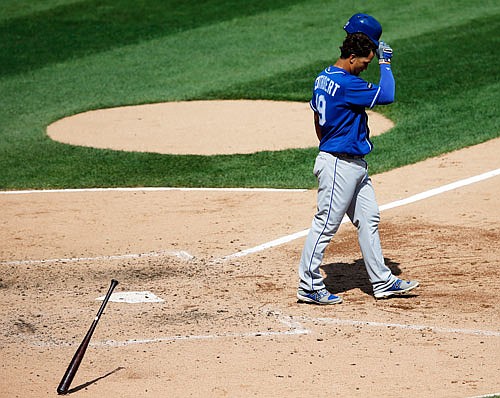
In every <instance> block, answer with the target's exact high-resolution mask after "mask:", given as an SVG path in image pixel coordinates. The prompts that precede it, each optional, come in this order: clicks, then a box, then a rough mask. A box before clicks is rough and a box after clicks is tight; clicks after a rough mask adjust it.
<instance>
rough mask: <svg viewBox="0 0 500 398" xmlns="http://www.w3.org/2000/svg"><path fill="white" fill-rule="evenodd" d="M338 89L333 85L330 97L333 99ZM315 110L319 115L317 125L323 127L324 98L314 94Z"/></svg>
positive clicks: (324, 117) (324, 119)
mask: <svg viewBox="0 0 500 398" xmlns="http://www.w3.org/2000/svg"><path fill="white" fill-rule="evenodd" d="M332 83H333V82H332ZM339 88H340V86H339V85H338V84H337V83H335V86H334V88H333V92H332V93H331V94H330V95H331V96H332V97H333V96H334V95H335V93H336V92H337V90H338V89H339ZM316 109H317V110H318V114H319V125H320V126H324V125H325V123H326V97H325V96H324V95H323V94H316Z"/></svg>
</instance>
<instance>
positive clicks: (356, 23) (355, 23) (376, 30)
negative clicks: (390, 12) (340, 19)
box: [344, 14, 382, 46]
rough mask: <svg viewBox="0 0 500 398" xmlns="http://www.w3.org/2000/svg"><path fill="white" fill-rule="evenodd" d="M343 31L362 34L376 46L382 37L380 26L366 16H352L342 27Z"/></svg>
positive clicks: (373, 19)
mask: <svg viewBox="0 0 500 398" xmlns="http://www.w3.org/2000/svg"><path fill="white" fill-rule="evenodd" d="M344 30H345V31H346V32H347V33H364V34H365V35H367V36H368V37H369V38H370V40H371V41H372V42H374V43H375V45H376V46H378V41H379V39H380V36H382V25H380V23H379V21H377V20H376V19H375V18H373V17H372V16H370V15H368V14H354V15H353V16H352V17H351V18H349V21H347V23H346V24H345V25H344Z"/></svg>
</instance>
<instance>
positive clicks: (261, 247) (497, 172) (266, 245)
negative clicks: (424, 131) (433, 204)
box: [219, 169, 500, 261]
mask: <svg viewBox="0 0 500 398" xmlns="http://www.w3.org/2000/svg"><path fill="white" fill-rule="evenodd" d="M498 175H500V169H496V170H491V171H488V172H486V173H483V174H479V175H476V176H473V177H470V178H466V179H463V180H459V181H455V182H453V183H450V184H447V185H443V186H441V187H437V188H433V189H430V190H428V191H425V192H421V193H418V194H416V195H412V196H409V197H408V198H406V199H401V200H396V201H394V202H391V203H388V204H385V205H382V206H380V207H379V209H380V211H383V210H389V209H393V208H395V207H399V206H404V205H407V204H410V203H414V202H418V201H420V200H423V199H428V198H430V197H432V196H436V195H439V194H442V193H444V192H448V191H451V190H454V189H457V188H461V187H464V186H467V185H470V184H474V183H476V182H480V181H484V180H486V179H488V178H492V177H495V176H498ZM348 221H349V218H348V217H347V216H344V218H343V219H342V222H341V223H342V224H344V223H346V222H348ZM308 233H309V229H306V230H303V231H300V232H296V233H294V234H291V235H287V236H283V237H281V238H278V239H275V240H272V241H270V242H266V243H263V244H261V245H258V246H255V247H251V248H249V249H245V250H242V251H239V252H236V253H233V254H229V255H227V256H224V257H222V258H221V259H220V260H219V261H225V260H230V259H233V258H238V257H244V256H247V255H249V254H254V253H258V252H261V251H263V250H267V249H271V248H273V247H276V246H280V245H283V244H285V243H288V242H291V241H293V240H295V239H299V238H302V237H304V236H307V234H308Z"/></svg>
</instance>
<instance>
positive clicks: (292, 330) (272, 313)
mask: <svg viewBox="0 0 500 398" xmlns="http://www.w3.org/2000/svg"><path fill="white" fill-rule="evenodd" d="M99 299H102V297H100V298H99ZM261 313H262V314H263V315H265V316H266V317H273V318H274V319H275V320H276V321H277V322H278V323H279V324H281V326H284V327H285V328H286V329H285V330H280V331H279V330H277V331H272V330H265V331H256V332H251V331H250V332H242V333H221V334H205V335H187V336H180V335H175V336H163V337H156V338H151V339H138V338H137V339H128V340H124V341H116V340H105V341H96V342H91V343H90V344H89V345H90V346H93V347H125V346H129V345H136V344H153V343H163V342H171V341H180V340H188V341H189V340H217V339H227V338H242V339H244V338H256V337H273V336H276V337H280V336H297V335H304V334H308V333H310V330H308V329H305V328H304V327H303V326H302V324H301V323H300V322H298V321H297V320H295V319H293V318H292V317H291V316H288V315H284V314H283V313H282V312H281V311H279V310H273V309H262V311H261ZM33 345H35V346H37V347H52V346H70V345H72V344H71V343H69V342H54V341H38V342H35V343H33Z"/></svg>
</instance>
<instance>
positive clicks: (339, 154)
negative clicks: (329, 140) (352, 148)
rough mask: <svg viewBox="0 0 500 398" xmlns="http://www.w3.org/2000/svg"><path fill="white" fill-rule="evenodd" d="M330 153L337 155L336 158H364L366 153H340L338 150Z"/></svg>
mask: <svg viewBox="0 0 500 398" xmlns="http://www.w3.org/2000/svg"><path fill="white" fill-rule="evenodd" d="M328 153H329V154H330V155H333V156H335V157H336V158H344V159H363V158H364V157H365V156H364V155H351V154H350V153H338V152H328Z"/></svg>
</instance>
